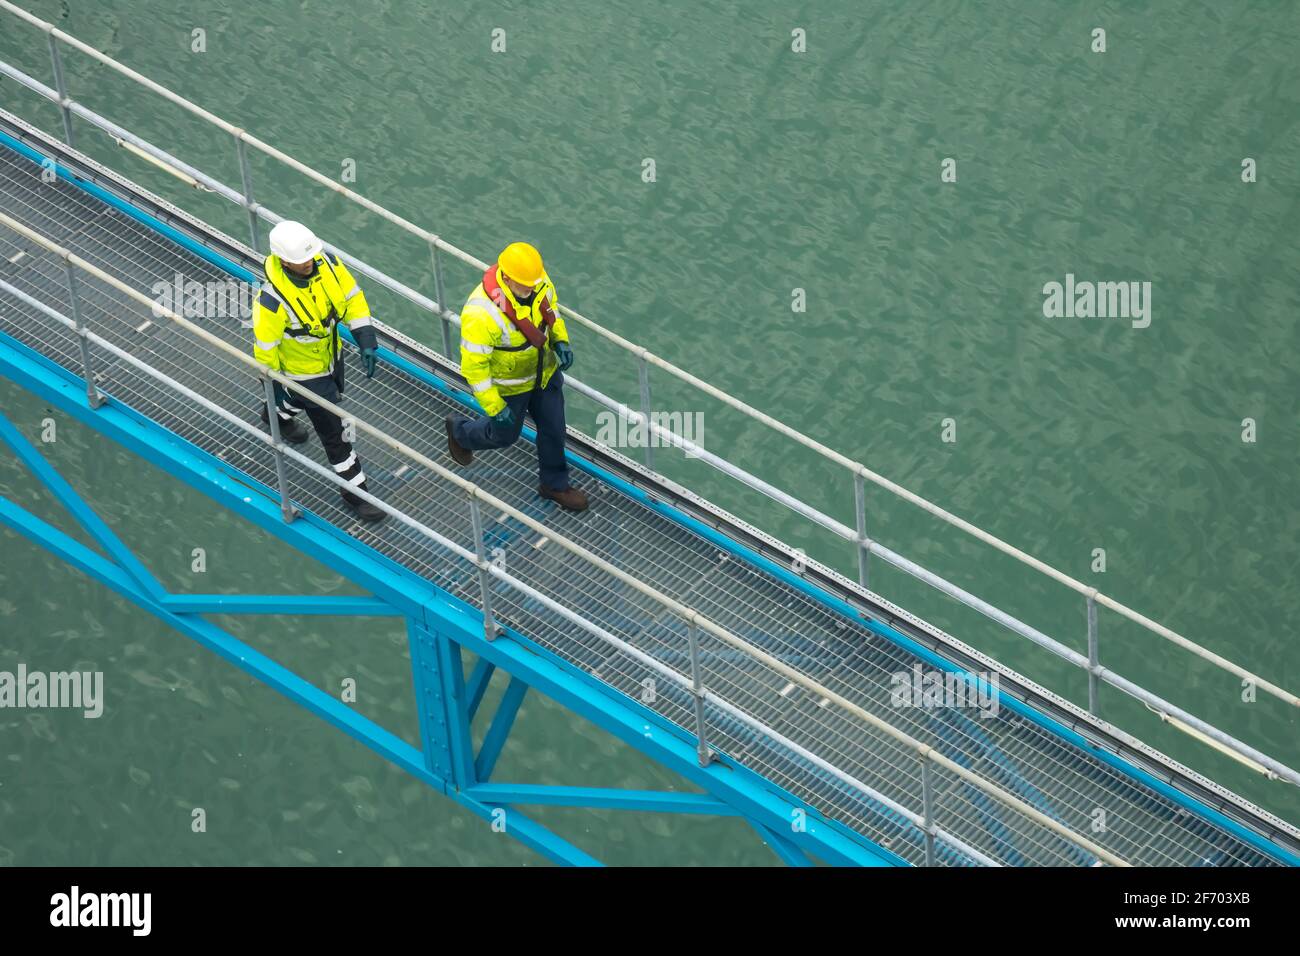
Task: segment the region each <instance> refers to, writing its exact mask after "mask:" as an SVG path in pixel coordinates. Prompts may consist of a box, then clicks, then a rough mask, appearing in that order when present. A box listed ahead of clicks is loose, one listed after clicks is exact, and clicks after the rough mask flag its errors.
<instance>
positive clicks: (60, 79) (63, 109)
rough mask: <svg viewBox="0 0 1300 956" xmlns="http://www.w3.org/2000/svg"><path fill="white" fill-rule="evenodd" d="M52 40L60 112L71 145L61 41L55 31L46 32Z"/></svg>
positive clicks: (69, 112)
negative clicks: (55, 36)
mask: <svg viewBox="0 0 1300 956" xmlns="http://www.w3.org/2000/svg"><path fill="white" fill-rule="evenodd" d="M46 38H47V39H48V40H49V41H50V65H51V66H52V67H53V68H54V88H55V89H56V90H58V92H59V112H60V113H62V114H63V141H64V142H65V143H67V144H68V145H69V146H75V145H76V144H75V143H73V142H72V110H70V109H68V84H67V80H66V79H65V78H64V76H63V57H61V56H60V55H59V41H58V40H56V39H54V33H53V32H50V33H48V34H46Z"/></svg>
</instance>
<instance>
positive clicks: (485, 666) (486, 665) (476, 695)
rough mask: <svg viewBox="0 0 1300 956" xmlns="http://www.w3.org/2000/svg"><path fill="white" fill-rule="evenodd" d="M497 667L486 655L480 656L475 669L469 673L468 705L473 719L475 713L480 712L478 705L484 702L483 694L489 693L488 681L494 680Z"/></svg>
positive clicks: (467, 687) (467, 686) (467, 685)
mask: <svg viewBox="0 0 1300 956" xmlns="http://www.w3.org/2000/svg"><path fill="white" fill-rule="evenodd" d="M496 669H497V667H496V665H495V664H493V663H492V662H491V661H490V660H488V659H487V658H486V657H480V658H479V659H478V663H476V664H475V665H474V670H473V672H472V673H471V674H470V675H469V682H468V683H467V684H466V694H467V697H466V707H467V708H468V710H469V719H470V720H473V719H474V715H475V714H477V713H478V705H479V704H481V703H483V695H484V694H485V693H487V689H488V682H489V681H491V680H492V672H493V671H495V670H496Z"/></svg>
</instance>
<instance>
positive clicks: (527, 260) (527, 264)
mask: <svg viewBox="0 0 1300 956" xmlns="http://www.w3.org/2000/svg"><path fill="white" fill-rule="evenodd" d="M497 265H498V266H500V267H501V271H502V272H504V273H505V274H506V275H507V276H509V277H510V278H511V279H514V280H515V281H516V282H522V283H524V284H525V285H532V286H535V285H537V283H539V282H540V281H542V276H543V275H544V271H543V269H542V255H541V253H540V252H538V251H537V250H536V249H534V248H533V247H532V246H530V245H529V244H528V243H526V242H512V243H510V245H508V246H506V247H505V248H504V249H503V250H501V255H499V256H498V257H497Z"/></svg>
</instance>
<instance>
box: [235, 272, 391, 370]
mask: <svg viewBox="0 0 1300 956" xmlns="http://www.w3.org/2000/svg"><path fill="white" fill-rule="evenodd" d="M314 261H315V263H316V271H315V272H314V273H312V274H311V276H309V277H308V278H305V279H303V278H299V277H298V276H296V275H293V274H292V273H290V272H288V271H286V270H285V268H284V267H283V266H282V265H281V263H280V257H279V256H275V255H270V256H267V257H266V263H265V266H266V278H267V281H266V282H264V283H263V284H262V288H261V291H260V292H259V293H258V296H257V301H256V302H255V303H254V305H253V338H254V340H255V341H254V342H253V355H254V357H255V358H256V359H257V360H258V361H259V362H261V363H262V364H263V365H267V366H269V367H270V368H272V369H274V370H275V371H277V372H281V373H282V374H283V375H285V376H286V377H287V378H318V377H319V376H321V375H328V374H330V373H331V372H332V371H334V359H335V351H334V336H335V325H336V323H338V322H340V321H342V322H345V323H347V326H348V328H349V329H351V330H352V333H353V336H354V337H355V338H356V340H357V344H358V345H360V346H361V347H362V348H365V347H367V346H369V347H374V345H375V343H376V339H375V330H374V329H373V328H372V327H371V325H372V322H371V317H370V306H369V305H367V304H366V297H365V295H364V294H363V293H362V292H361V287H360V286H359V285H357V281H356V280H355V279H353V278H352V273H350V272H348V267H347V266H345V265H344V264H343V263H342V262H341V261H340V260H339V258H338V257H337V256H335V255H332V254H331V253H328V252H323V253H321V254H320V255H318V256H317V257H316V258H315V260H314Z"/></svg>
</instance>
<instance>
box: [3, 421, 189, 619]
mask: <svg viewBox="0 0 1300 956" xmlns="http://www.w3.org/2000/svg"><path fill="white" fill-rule="evenodd" d="M0 441H3V442H4V443H5V444H6V445H8V446H9V447H10V448H11V449H12V450H13V452H14V454H16V455H17V456H18V460H19V461H21V462H22V463H23V464H24V465H26V466H27V468H28V470H29V471H31V473H32V474H33V475H35V476H36V478H37V479H38V480H39V481H40V482H41V483H42V484H43V485H45V487H46V488H48V489H49V490H50V493H51V494H53V495H54V497H55V498H56V499H57V500H58V502H59V504H61V505H63V507H64V508H66V509H67V510H68V512H69V513H70V514H71V515H72V517H74V518H75V519H77V523H78V524H80V525H81V527H82V528H84V529H85V530H86V533H87V534H89V535H90V537H91V538H92V539H93V540H94V541H95V542H96V543H97V544H98V545H99V546H100V547H101V548H103V549H104V551H105V552H106V553H108V554H109V555H110V556H112V558H113V560H114V561H116V562H117V564H118V565H119V566H120V567H121V568H122V569H123V570H124V571H126V573H127V574H129V575H131V578H132V579H133V580H134V581H135V582H136V583H137V584H138V585H139V586H140V587H142V588H143V589H144V590H145V591H146V592H148V593H149V594H152V595H155V596H156V595H160V594H162V591H163V589H162V586H161V585H160V584H159V583H158V579H157V578H155V577H154V576H153V574H151V573H150V572H149V569H148V568H146V567H145V566H144V565H143V564H141V563H140V561H139V560H138V559H137V558H136V556H135V555H134V554H132V553H131V549H130V548H128V547H127V546H126V545H125V544H123V543H122V540H121V539H120V538H118V536H117V535H116V534H115V533H114V532H113V529H111V528H110V527H109V526H108V525H107V524H106V523H105V522H104V519H103V518H101V517H100V516H99V515H98V514H96V513H95V511H94V509H92V508H91V507H90V506H89V505H87V504H86V502H85V501H84V500H83V499H82V497H81V495H79V494H77V491H76V489H74V488H73V487H72V485H71V484H69V483H68V481H67V479H66V478H64V477H63V476H62V475H61V474H59V473H58V471H57V470H55V468H54V466H52V465H51V464H50V463H49V462H48V461H46V460H45V456H44V455H42V454H41V453H40V452H39V451H38V450H37V449H36V446H35V445H33V444H32V443H31V442H30V441H28V440H27V437H26V436H25V435H23V433H22V432H20V431H19V430H18V428H17V426H15V425H14V423H13V422H11V421H9V419H8V418H6V417H5V415H4V413H3V411H0Z"/></svg>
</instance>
